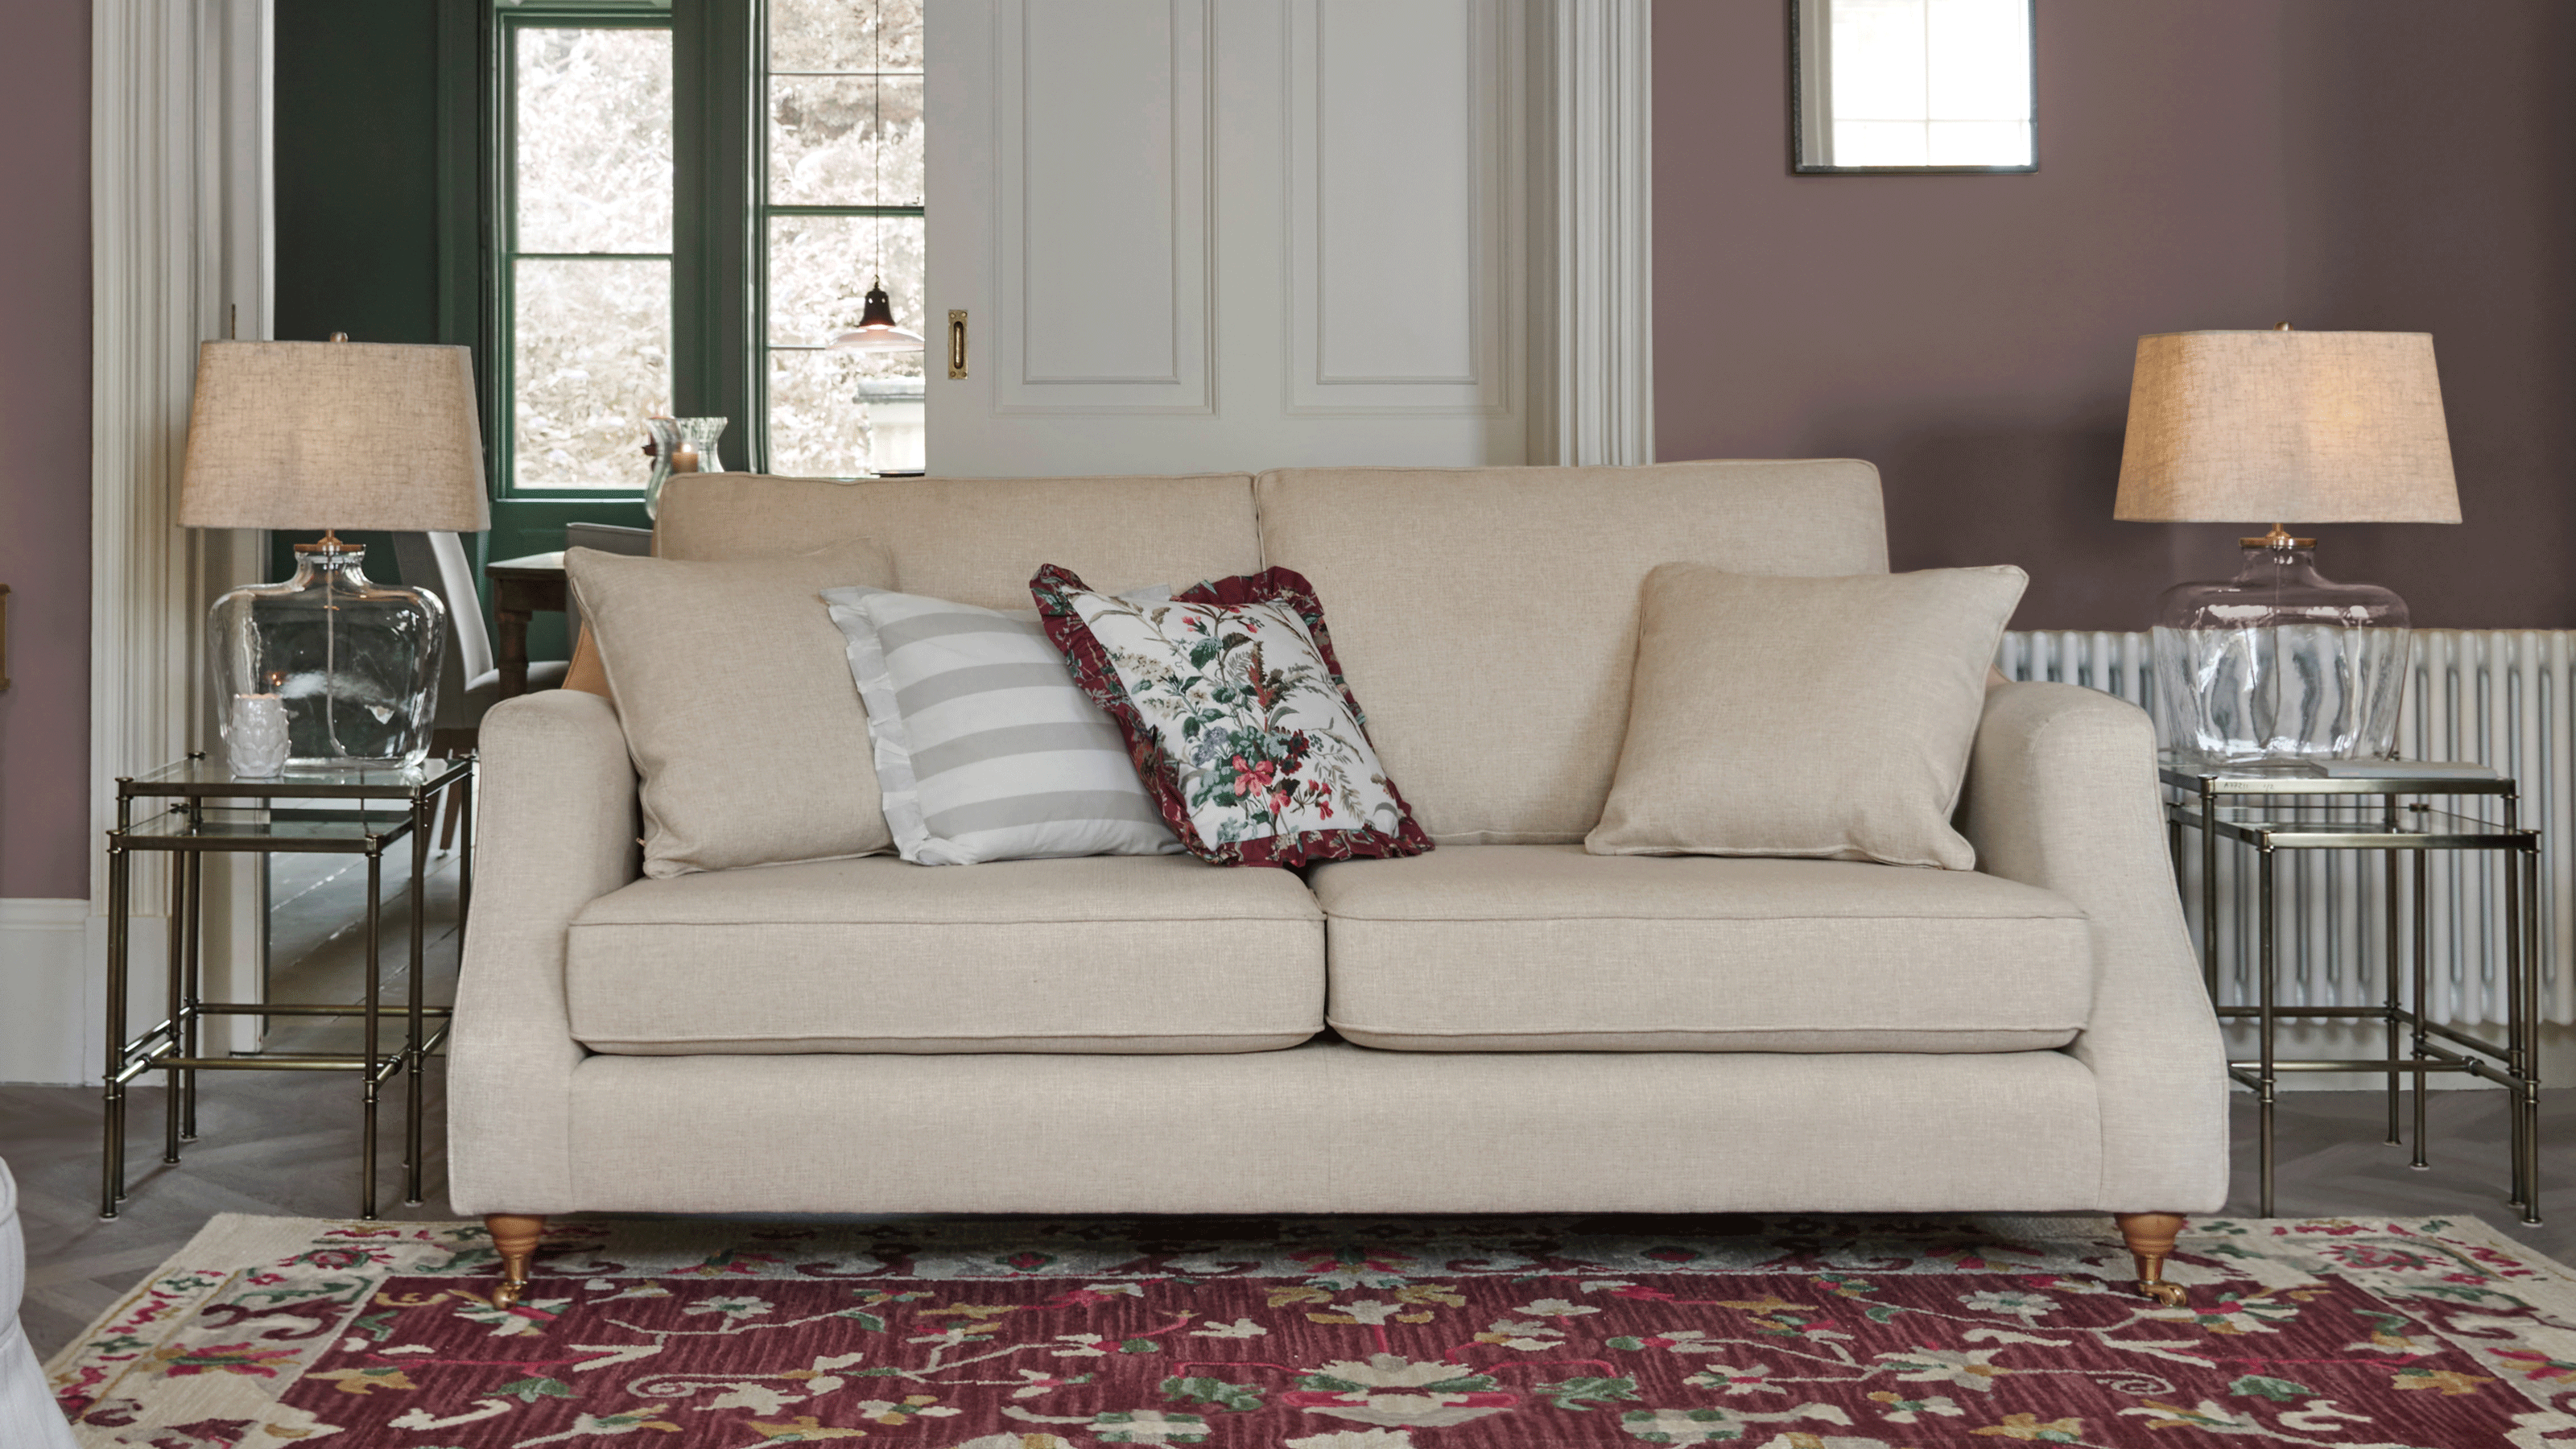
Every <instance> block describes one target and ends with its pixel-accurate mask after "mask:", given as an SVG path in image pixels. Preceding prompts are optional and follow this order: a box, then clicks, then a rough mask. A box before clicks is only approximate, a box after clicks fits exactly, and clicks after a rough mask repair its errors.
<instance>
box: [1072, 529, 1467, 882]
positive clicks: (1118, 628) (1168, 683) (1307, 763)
mask: <svg viewBox="0 0 2576 1449" xmlns="http://www.w3.org/2000/svg"><path fill="white" fill-rule="evenodd" d="M1029 592H1030V594H1031V595H1033V596H1034V597H1035V598H1036V600H1037V605H1038V614H1039V617H1040V618H1041V619H1042V620H1043V622H1044V623H1045V625H1046V631H1047V637H1048V638H1050V639H1053V640H1054V641H1055V645H1056V648H1057V649H1059V650H1061V651H1063V654H1064V657H1065V662H1066V664H1067V665H1068V666H1069V667H1070V668H1071V669H1072V671H1073V679H1074V683H1075V684H1076V685H1078V686H1080V688H1081V689H1082V692H1083V693H1084V694H1086V695H1088V696H1089V697H1090V698H1091V700H1092V701H1093V702H1094V703H1096V704H1098V705H1099V706H1100V707H1101V708H1102V709H1103V710H1105V711H1107V712H1108V714H1109V717H1110V718H1111V719H1113V720H1115V721H1117V723H1118V728H1119V731H1120V733H1122V734H1124V735H1125V736H1126V737H1127V757H1128V758H1129V759H1130V760H1132V761H1134V762H1135V765H1136V773H1137V775H1138V777H1139V778H1141V779H1142V780H1143V781H1144V784H1145V789H1146V792H1147V793H1148V794H1150V795H1152V796H1153V797H1154V802H1155V804H1156V805H1157V806H1158V807H1159V808H1160V809H1161V810H1162V813H1163V819H1164V821H1165V822H1166V823H1167V824H1169V825H1170V826H1171V827H1172V833H1173V834H1174V835H1177V836H1179V837H1180V840H1181V844H1182V845H1183V846H1184V847H1186V848H1187V849H1188V850H1189V852H1190V853H1191V854H1192V855H1195V856H1198V857H1199V858H1200V859H1202V860H1210V861H1215V862H1217V863H1218V864H1220V865H1301V864H1303V863H1305V862H1307V861H1310V860H1348V859H1352V858H1354V857H1360V856H1385V855H1419V854H1421V853H1422V852H1424V851H1426V850H1429V849H1430V848H1431V841H1430V838H1429V837H1427V836H1425V835H1424V834H1423V833H1422V828H1421V827H1420V826H1418V825H1416V824H1414V822H1413V811H1412V810H1411V808H1409V807H1408V806H1406V804H1405V803H1404V796H1403V795H1402V794H1400V793H1399V792H1398V791H1397V790H1396V788H1395V782H1394V781H1392V780H1390V779H1388V778H1387V777H1386V769H1385V767H1384V766H1382V765H1380V764H1379V763H1378V758H1377V751H1376V750H1375V749H1374V748H1372V747H1371V746H1370V744H1369V738H1368V731H1367V729H1366V728H1365V727H1364V724H1363V721H1364V720H1365V719H1366V716H1365V715H1363V714H1361V712H1360V706H1359V701H1358V700H1356V699H1354V698H1352V697H1351V690H1350V686H1349V685H1348V684H1346V683H1344V682H1343V680H1342V670H1341V665H1340V664H1339V663H1338V662H1337V661H1336V660H1335V659H1334V658H1333V640H1332V635H1331V634H1330V633H1328V632H1327V631H1326V630H1325V628H1324V606H1323V605H1322V604H1321V603H1318V602H1317V601H1316V599H1315V590H1314V588H1313V586H1312V585H1309V584H1308V583H1307V582H1306V580H1305V579H1304V577H1303V576H1301V575H1299V574H1297V573H1294V572H1292V571H1290V570H1288V569H1271V570H1269V571H1267V572H1264V573H1258V574H1250V575H1238V576H1237V577H1234V578H1228V579H1214V580H1210V581H1209V582H1207V583H1203V584H1200V585H1199V586H1198V587H1196V588H1193V589H1189V590H1187V591H1185V592H1183V593H1179V594H1175V595H1173V596H1172V598H1171V600H1170V601H1169V602H1152V603H1131V602H1129V601H1128V600H1125V599H1121V598H1118V597H1116V596H1115V595H1111V594H1103V593H1099V592H1096V591H1094V590H1092V589H1088V588H1085V587H1084V586H1083V583H1082V580H1081V579H1079V578H1076V577H1075V576H1074V575H1073V574H1072V573H1071V572H1069V571H1067V570H1065V569H1061V568H1058V567H1056V566H1055V565H1053V564H1049V565H1047V566H1046V567H1044V568H1041V569H1039V570H1038V572H1037V576H1036V577H1034V578H1032V579H1030V580H1029Z"/></svg>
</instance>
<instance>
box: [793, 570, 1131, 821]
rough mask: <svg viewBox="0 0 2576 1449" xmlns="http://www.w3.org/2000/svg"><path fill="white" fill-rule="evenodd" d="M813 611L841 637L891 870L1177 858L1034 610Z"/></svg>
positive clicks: (897, 606)
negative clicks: (907, 864) (892, 858)
mask: <svg viewBox="0 0 2576 1449" xmlns="http://www.w3.org/2000/svg"><path fill="white" fill-rule="evenodd" d="M1171 593H1172V591H1171V590H1170V589H1169V588H1158V589H1147V590H1139V591H1137V592H1136V593H1135V594H1131V595H1126V596H1124V597H1127V598H1130V599H1133V600H1134V601H1136V602H1140V603H1143V602H1151V601H1153V600H1156V599H1168V598H1170V597H1171ZM823 601H824V602H825V603H826V604H829V605H830V606H831V610H832V622H833V623H835V624H837V625H839V626H840V629H841V633H842V636H843V637H844V638H846V639H847V640H848V641H849V651H848V652H849V658H850V673H851V674H852V675H853V676H854V677H855V678H856V679H857V680H858V684H859V698H860V699H861V700H862V701H863V702H865V703H866V705H867V707H868V734H869V735H870V736H871V737H872V738H873V739H874V741H875V745H876V758H877V786H878V789H879V791H880V792H881V793H882V795H883V798H884V801H885V817H886V826H887V828H888V829H890V830H891V831H892V832H893V833H894V844H895V849H896V851H898V852H899V853H900V854H901V855H902V856H903V858H904V859H906V860H908V861H911V862H913V863H914V864H916V865H974V864H977V863H979V862H982V861H990V860H1027V859H1031V858H1034V857H1038V856H1058V855H1169V854H1173V853H1176V852H1178V851H1179V850H1180V848H1181V844H1180V842H1179V841H1178V840H1176V839H1174V838H1173V836H1172V832H1171V829H1170V827H1168V826H1166V825H1164V824H1163V818H1162V816H1161V815H1160V814H1159V813H1158V812H1157V811H1156V810H1155V808H1154V801H1153V797H1152V796H1150V795H1147V794H1146V793H1145V787H1144V786H1143V785H1142V784H1140V783H1139V782H1138V781H1137V779H1136V768H1135V766H1134V765H1132V764H1130V763H1129V762H1128V759H1127V746H1126V742H1125V740H1124V739H1123V738H1122V737H1121V736H1120V734H1119V733H1118V727H1117V726H1116V725H1115V724H1112V723H1111V722H1110V720H1109V716H1107V715H1105V714H1103V713H1101V711H1100V706H1098V705H1096V704H1093V703H1092V702H1091V701H1090V700H1089V699H1087V698H1085V697H1084V696H1083V693H1082V691H1081V690H1079V689H1076V688H1075V687H1074V684H1073V679H1072V677H1071V676H1070V675H1068V674H1067V673H1066V672H1065V667H1064V656H1063V655H1062V654H1060V653H1058V652H1057V650H1056V647H1055V645H1054V644H1052V643H1050V642H1049V641H1048V639H1047V636H1046V631H1045V630H1044V629H1042V628H1040V627H1039V625H1038V621H1037V615H1036V613H1034V612H1030V613H1027V614H1016V613H1013V614H1005V613H999V612H996V611H995V610H992V609H979V608H976V607H975V606H973V605H971V604H958V603H951V602H949V601H948V600H945V599H930V598H924V597H922V596H921V595H919V594H898V593H894V592H891V591H889V590H886V589H876V588H845V589H826V590H824V592H823Z"/></svg>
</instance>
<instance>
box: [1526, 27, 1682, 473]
mask: <svg viewBox="0 0 2576 1449" xmlns="http://www.w3.org/2000/svg"><path fill="white" fill-rule="evenodd" d="M1530 3H1531V4H1532V6H1533V12H1532V14H1531V17H1530V24H1529V34H1530V68H1531V76H1530V94H1531V96H1532V97H1533V98H1534V102H1535V103H1534V104H1532V106H1531V107H1530V114H1531V138H1530V170H1531V175H1530V188H1529V194H1530V281H1531V296H1530V330H1529V336H1530V354H1531V356H1530V362H1531V366H1530V431H1529V461H1530V462H1532V463H1620V464H1625V463H1651V462H1653V461H1655V333H1654V184H1653V183H1654V172H1653V161H1654V85H1653V80H1654V64H1653V59H1654V48H1653V18H1654V8H1653V4H1652V0H1530Z"/></svg>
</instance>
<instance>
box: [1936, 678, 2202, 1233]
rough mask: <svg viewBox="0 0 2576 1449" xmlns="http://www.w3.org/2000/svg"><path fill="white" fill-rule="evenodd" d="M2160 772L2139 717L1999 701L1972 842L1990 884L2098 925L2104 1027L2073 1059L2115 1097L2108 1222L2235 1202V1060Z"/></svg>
mask: <svg viewBox="0 0 2576 1449" xmlns="http://www.w3.org/2000/svg"><path fill="white" fill-rule="evenodd" d="M2155 761H2156V741H2155V728H2154V726H2153V725H2151V724H2150V723H2149V722H2148V720H2147V716H2146V714H2145V713H2144V712H2143V711H2141V710H2139V709H2138V708H2137V707H2136V706H2134V705H2131V704H2128V703H2125V702H2123V701H2121V700H2118V699H2114V698H2112V697H2111V696H2110V695H2107V694H2103V693H2100V692H2099V691H2096V690H2090V689H2082V688H2078V687H2077V686H2075V685H2071V684H2001V685H1997V686H1995V687H1994V688H1993V689H1991V690H1990V691H1988V692H1987V695H1986V712H1985V717H1984V719H1983V720H1982V721H1981V722H1980V723H1979V725H1978V728H1977V743H1976V748H1975V751H1974V753H1973V754H1972V755H1971V756H1970V758H1969V764H1968V781H1967V790H1966V793H1965V796H1964V803H1963V806H1962V809H1961V816H1962V818H1961V821H1960V827H1961V829H1962V830H1963V831H1964V832H1965V833H1966V835H1967V837H1968V840H1969V841H1970V843H1972V844H1973V845H1975V846H1976V848H1977V869H1979V870H1981V871H1984V872H1986V873H1987V874H1989V875H1999V876H2003V877H2005V878H2007V879H2010V880H2017V881H2022V882H2025V883H2027V884H2030V885H2035V886H2039V887H2041V888H2043V889H2046V890H2051V891H2055V892H2056V893H2057V894H2059V895H2062V896H2064V897H2066V898H2067V899H2068V900H2071V901H2073V902H2074V903H2075V904H2076V905H2078V906H2080V907H2082V908H2083V910H2084V913H2085V915H2086V916H2087V917H2089V918H2090V920H2091V922H2092V941H2093V1017H2092V1020H2091V1022H2090V1023H2088V1024H2087V1025H2086V1027H2085V1029H2084V1034H2083V1035H2082V1036H2081V1037H2079V1038H2078V1039H2077V1040H2076V1042H2075V1044H2074V1045H2073V1046H2071V1047H2069V1048H2067V1051H2068V1052H2069V1053H2070V1054H2072V1055H2073V1056H2074V1057H2075V1058H2076V1059H2077V1060H2079V1061H2082V1062H2083V1063H2084V1064H2085V1065H2086V1066H2087V1067H2090V1068H2091V1069H2092V1071H2093V1076H2094V1079H2095V1081H2096V1083H2097V1085H2098V1087H2099V1090H2100V1092H2101V1112H2102V1198H2101V1201H2100V1203H2099V1204H2098V1206H2100V1207H2101V1208H2103V1209H2104V1210H2106V1211H2118V1212H2210V1211H2214V1210H2215V1209H2217V1208H2218V1207H2219V1206H2220V1205H2222V1204H2223V1203H2224V1202H2225V1201H2226V1198H2227V1171H2228V1160H2227V1067H2226V1049H2225V1045H2224V1043H2223V1041H2222V1039H2221V1037H2220V1035H2219V1030H2218V1018H2217V1016H2216V1014H2215V1013H2213V1012H2212V1011H2211V1010H2210V1006H2209V995H2208V991H2207V989H2206V988H2205V987H2203V986H2202V984H2201V977H2200V967H2199V963H2198V962H2197V960H2196V959H2195V958H2194V957H2193V955H2192V950H2191V939H2190V933H2189V930H2188V928H2187V927H2186V926H2185V924H2184V922H2183V914H2182V902H2181V899H2180V896H2179V895H2178V893H2177V892H2176V890H2175V888H2174V875H2173V864H2172V861H2171V859H2170V858H2169V857H2168V856H2167V855H2166V853H2165V830H2164V821H2163V812H2162V810H2161V808H2160V806H2159V803H2158V801H2159V794H2158V791H2157V787H2156V763H2155Z"/></svg>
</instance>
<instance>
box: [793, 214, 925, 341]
mask: <svg viewBox="0 0 2576 1449" xmlns="http://www.w3.org/2000/svg"><path fill="white" fill-rule="evenodd" d="M922 233H923V226H922V219H921V218H920V217H917V216H773V217H771V218H770V219H769V342H770V344H771V345H772V346H775V347H820V346H822V345H823V344H825V343H827V342H830V341H831V340H832V337H833V335H834V334H835V333H838V332H842V331H845V330H847V329H849V328H852V327H856V326H857V325H859V313H860V311H861V310H862V309H863V308H864V307H865V306H866V305H867V293H868V283H869V282H870V281H871V280H873V279H876V278H879V277H882V278H883V279H884V283H885V289H886V294H887V296H888V297H890V298H891V299H892V300H893V302H894V319H895V322H896V324H897V325H898V326H901V327H902V328H903V329H904V330H905V331H907V332H919V333H921V334H922V335H923V336H925V337H926V336H928V335H929V334H928V333H927V332H924V331H923V329H922V325H921V324H922V315H921V303H922V280H923V275H924V271H923V266H922ZM880 258H882V263H880ZM880 265H882V268H883V270H882V271H880V270H879V268H880Z"/></svg>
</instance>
